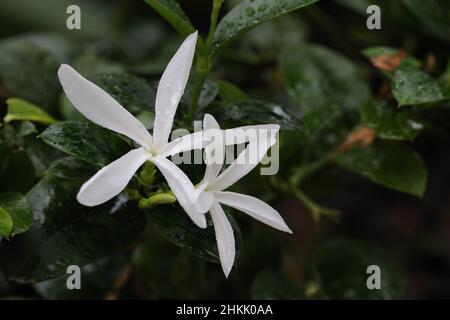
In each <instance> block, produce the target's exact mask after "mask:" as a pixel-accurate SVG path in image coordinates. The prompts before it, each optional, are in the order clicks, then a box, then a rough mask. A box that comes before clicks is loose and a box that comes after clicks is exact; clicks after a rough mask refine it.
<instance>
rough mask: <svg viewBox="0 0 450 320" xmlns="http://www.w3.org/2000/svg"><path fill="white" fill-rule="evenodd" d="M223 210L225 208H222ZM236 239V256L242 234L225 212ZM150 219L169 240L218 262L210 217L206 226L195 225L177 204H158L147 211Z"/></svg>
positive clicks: (194, 253)
mask: <svg viewBox="0 0 450 320" xmlns="http://www.w3.org/2000/svg"><path fill="white" fill-rule="evenodd" d="M224 210H227V209H225V208H224ZM227 217H228V219H229V220H230V223H231V225H232V227H233V230H234V236H235V239H236V256H237V255H238V254H239V251H240V249H241V246H242V234H241V231H240V229H239V227H238V225H237V223H236V222H235V221H234V219H233V217H232V216H231V215H229V214H227ZM149 218H150V221H151V222H152V223H153V224H154V225H155V226H156V228H157V229H158V230H159V231H160V232H161V233H162V234H163V235H164V236H165V237H166V238H167V239H169V240H170V241H172V242H173V243H175V244H176V245H177V246H180V247H182V248H185V249H187V250H189V251H190V252H191V253H192V254H193V255H195V256H197V257H199V258H202V259H204V260H206V261H210V262H214V263H220V260H219V252H218V249H217V243H216V236H215V232H214V227H213V224H212V221H211V219H210V218H209V214H208V219H207V225H208V226H207V228H206V229H201V228H199V227H197V226H196V225H195V224H194V223H193V222H192V221H191V220H190V218H189V217H188V216H187V215H186V213H185V212H184V211H183V210H182V209H181V208H180V207H179V206H159V207H156V208H154V209H151V210H150V211H149Z"/></svg>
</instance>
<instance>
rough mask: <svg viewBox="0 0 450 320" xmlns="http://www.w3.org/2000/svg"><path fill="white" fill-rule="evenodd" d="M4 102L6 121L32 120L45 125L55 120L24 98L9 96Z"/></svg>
mask: <svg viewBox="0 0 450 320" xmlns="http://www.w3.org/2000/svg"><path fill="white" fill-rule="evenodd" d="M6 103H7V104H8V113H7V114H6V117H5V118H4V120H5V121H6V122H10V121H15V120H20V121H33V122H38V123H42V124H46V125H49V124H53V123H55V122H56V120H55V119H53V117H52V116H51V115H49V114H48V113H47V112H45V111H44V110H42V109H41V108H39V107H38V106H36V105H34V104H32V103H31V102H28V101H26V100H22V99H18V98H11V99H8V100H7V101H6Z"/></svg>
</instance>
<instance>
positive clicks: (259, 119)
mask: <svg viewBox="0 0 450 320" xmlns="http://www.w3.org/2000/svg"><path fill="white" fill-rule="evenodd" d="M207 112H210V113H212V114H213V115H214V116H215V117H216V118H217V120H218V121H226V122H228V123H229V125H230V126H233V125H234V126H243V125H255V124H266V123H276V124H279V125H280V127H281V128H282V129H287V130H297V129H300V128H301V121H300V118H299V115H297V114H296V113H295V112H294V111H293V110H290V109H289V108H287V107H284V106H282V105H280V104H277V103H272V102H266V101H260V100H248V101H241V102H237V103H218V104H216V105H214V107H212V108H211V109H209V110H207Z"/></svg>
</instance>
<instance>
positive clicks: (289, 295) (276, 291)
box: [251, 270, 304, 300]
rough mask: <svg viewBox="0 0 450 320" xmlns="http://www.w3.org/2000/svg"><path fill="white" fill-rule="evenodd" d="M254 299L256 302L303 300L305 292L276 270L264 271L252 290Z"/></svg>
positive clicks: (257, 277) (256, 278)
mask: <svg viewBox="0 0 450 320" xmlns="http://www.w3.org/2000/svg"><path fill="white" fill-rule="evenodd" d="M251 296H252V299H256V300H280V299H283V300H287V299H301V298H302V297H304V293H303V290H301V289H300V287H298V286H297V285H295V283H294V282H293V281H292V280H290V279H289V278H287V277H286V276H285V275H284V274H282V273H280V272H279V271H276V270H264V271H261V272H260V273H258V274H257V275H256V277H255V280H254V281H253V285H252V289H251Z"/></svg>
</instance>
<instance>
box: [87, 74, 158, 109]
mask: <svg viewBox="0 0 450 320" xmlns="http://www.w3.org/2000/svg"><path fill="white" fill-rule="evenodd" d="M93 82H94V83H95V84H97V85H98V86H100V87H101V88H102V89H103V90H105V91H106V92H108V93H109V94H110V95H111V96H112V97H113V98H114V99H116V100H117V102H119V103H120V104H121V105H122V106H123V107H124V108H126V109H127V110H128V111H130V112H131V113H133V114H136V113H138V112H141V111H153V110H154V105H155V99H156V91H155V89H154V88H153V86H151V85H150V83H148V82H147V81H146V80H145V79H142V78H139V77H137V76H134V75H130V74H126V73H112V74H101V75H97V76H95V77H94V79H93Z"/></svg>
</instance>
